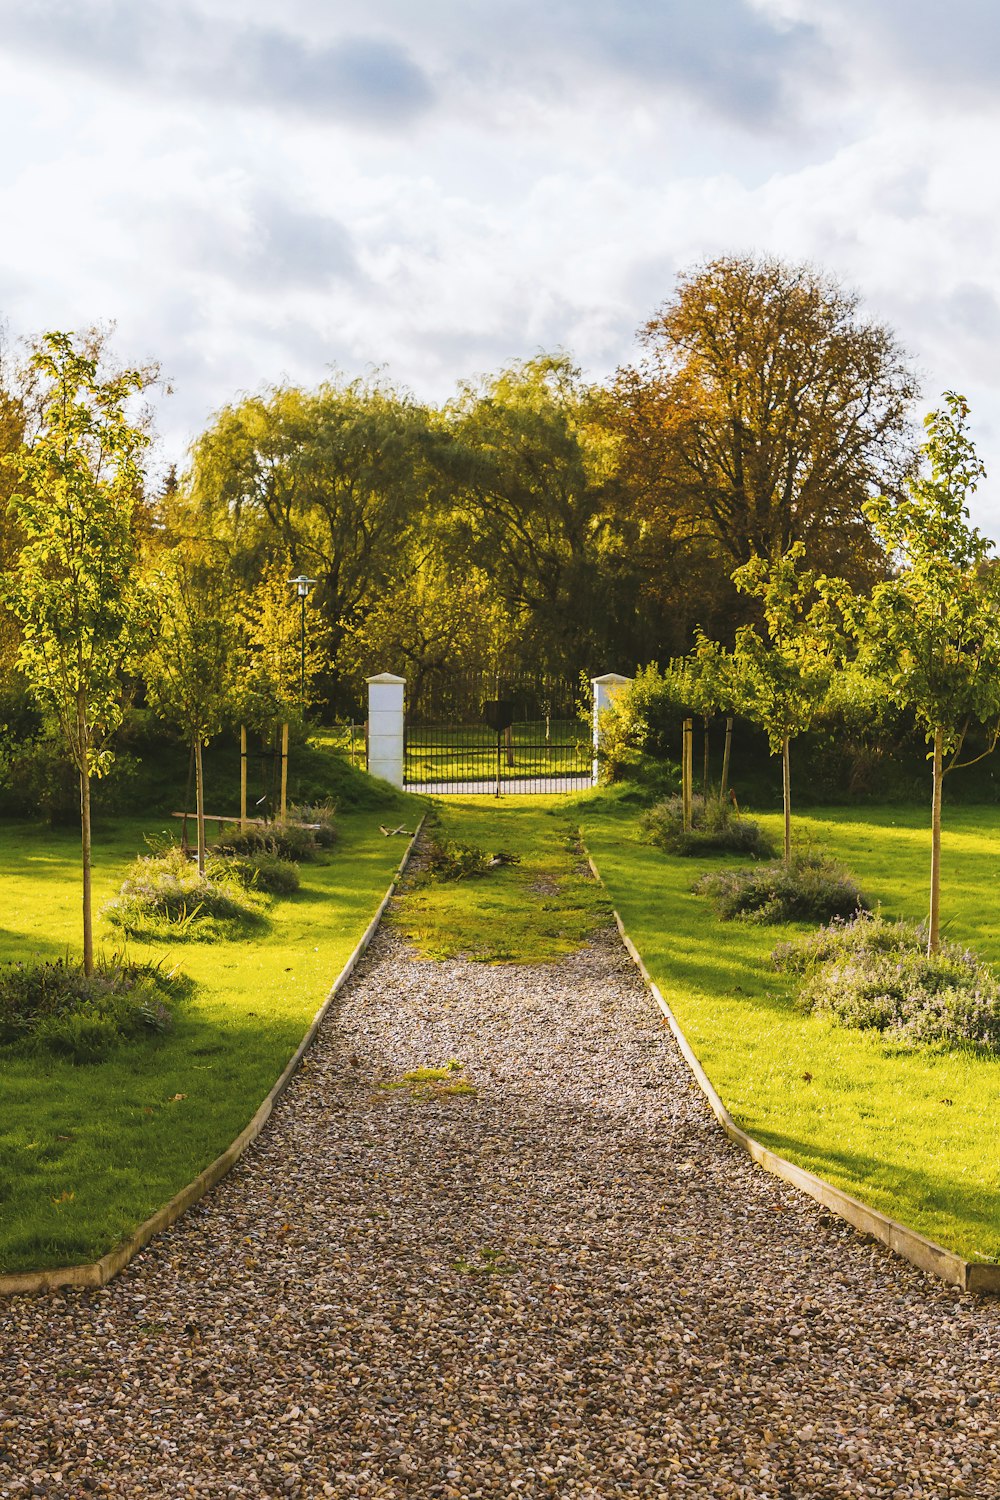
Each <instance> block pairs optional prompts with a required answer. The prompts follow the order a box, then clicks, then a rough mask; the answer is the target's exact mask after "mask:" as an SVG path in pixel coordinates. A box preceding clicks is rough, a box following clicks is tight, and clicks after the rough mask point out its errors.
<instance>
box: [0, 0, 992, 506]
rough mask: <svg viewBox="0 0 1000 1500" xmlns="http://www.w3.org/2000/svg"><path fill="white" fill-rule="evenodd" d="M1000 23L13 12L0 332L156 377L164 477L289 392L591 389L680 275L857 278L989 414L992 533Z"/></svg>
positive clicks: (922, 363)
mask: <svg viewBox="0 0 1000 1500" xmlns="http://www.w3.org/2000/svg"><path fill="white" fill-rule="evenodd" d="M998 82H1000V9H998V8H997V7H996V5H995V3H994V0H951V4H950V5H948V6H947V7H944V6H942V5H941V4H940V0H614V3H611V0H548V3H547V4H546V5H544V6H540V5H538V4H537V0H531V3H529V0H492V3H490V4H488V5H487V4H483V3H480V4H477V3H475V0H422V3H421V4H420V5H416V4H414V0H363V3H362V0H283V3H282V4H281V5H278V4H275V3H273V0H30V3H28V4H26V3H24V0H0V118H2V128H3V139H4V140H6V142H7V147H6V150H5V153H4V168H3V170H4V175H5V178H6V181H5V182H4V189H5V191H4V207H5V212H4V215H3V220H2V233H0V316H2V317H3V319H4V320H5V321H6V323H7V325H8V327H9V330H10V332H11V334H12V335H15V336H16V335H20V334H26V333H32V332H37V331H39V330H41V329H44V328H52V327H61V328H73V327H82V326H85V325H87V324H91V323H94V322H96V321H105V320H114V321H115V322H116V324H117V333H116V336H115V347H116V349H117V351H118V353H119V354H120V355H121V357H123V358H125V359H128V360H141V359H146V358H150V357H152V358H156V359H159V360H160V362H161V364H162V367H163V370H164V373H165V374H166V375H167V376H168V377H169V379H170V381H171V383H172V385H173V388H174V394H173V395H172V396H170V397H169V398H167V397H164V398H163V400H162V401H161V403H160V409H159V416H158V422H159V429H160V432H161V434H162V438H163V443H162V456H163V457H165V458H176V459H179V460H182V459H183V454H184V451H185V448H186V446H187V443H188V442H189V441H190V439H191V438H192V436H194V435H195V434H196V433H197V432H198V431H199V430H200V429H201V427H202V426H203V425H204V424H205V422H206V421H207V420H208V418H209V416H210V414H211V413H212V411H214V410H216V409H217V408H218V407H219V406H221V405H223V404H224V403H225V402H227V401H229V400H231V399H232V398H233V397H234V396H235V395H236V394H237V393H238V392H241V391H252V390H256V389H258V388H259V387H261V386H262V385H266V384H269V383H272V382H275V381H278V380H282V379H291V380H294V381H298V382H302V383H314V382H318V381H320V380H321V379H323V378H324V375H325V374H327V373H328V371H329V370H330V368H331V367H333V368H336V369H339V370H341V371H343V372H345V373H346V374H349V375H355V374H362V373H365V372H369V371H371V370H372V369H374V368H379V367H384V368H385V369H386V370H387V371H388V373H389V375H390V376H391V377H392V378H393V379H395V380H396V381H398V382H400V383H402V384H405V385H407V386H408V387H410V388H411V389H412V390H413V391H414V392H415V393H416V394H417V395H418V396H421V397H425V398H428V399H431V400H441V399H444V398H446V397H447V396H448V395H449V394H450V393H451V392H452V391H453V390H454V388H455V386H456V383H457V382H458V381H459V380H462V379H469V378H472V377H474V376H475V375H477V374H479V373H482V372H484V371H488V370H491V369H496V368H497V367H499V366H500V365H502V364H503V363H505V362H507V361H510V360H512V359H515V358H519V357H522V356H525V355H530V354H532V353H535V352H537V351H538V350H539V349H555V348H563V349H568V350H569V351H570V352H571V353H572V354H573V355H574V356H575V358H576V359H577V361H578V362H579V363H580V364H581V365H582V367H583V368H584V370H585V371H586V372H587V373H588V374H589V375H590V376H592V377H594V378H603V377H605V376H607V375H608V374H610V373H611V372H612V371H613V370H614V368H615V367H616V366H617V365H618V364H619V363H621V362H623V361H625V360H627V359H629V358H630V357H632V355H633V354H634V351H635V330H636V328H637V326H638V325H639V324H640V323H641V322H643V321H644V320H645V319H646V318H647V317H648V316H649V315H650V314H651V313H652V312H653V311H654V309H655V308H656V307H657V306H658V304H659V303H661V302H662V301H663V300H664V299H665V298H666V297H667V296H668V295H669V294H670V291H671V288H672V286H673V282H674V277H675V275H676V273H677V271H678V270H680V269H683V268H686V267H690V266H691V265H692V264H693V263H695V262H697V261H699V260H702V259H704V258H705V257H708V256H712V255H716V254H720V253H726V252H736V251H747V250H749V251H758V252H769V253H773V254H776V255H779V256H782V257H785V258H788V259H791V260H803V259H809V260H812V261H813V262H815V263H816V264H818V265H820V266H821V267H823V268H825V269H827V270H829V271H831V272H833V273H834V274H835V275H836V276H837V277H839V278H840V279H841V280H842V281H844V282H846V283H847V284H849V285H851V286H854V287H856V288H857V289H858V290H859V291H860V293H861V295H862V297H863V299H864V302H865V304H866V306H867V307H868V309H869V310H870V311H871V312H872V313H873V314H874V315H876V316H877V317H879V318H880V319H882V320H884V321H886V322H888V323H889V324H890V325H891V326H893V327H894V328H895V329H896V331H897V333H898V334H899V336H900V338H901V340H902V342H903V343H904V345H905V346H906V347H907V348H908V350H909V351H910V352H911V354H912V356H913V358H914V360H915V362H916V364H917V365H918V367H919V369H920V370H921V372H922V375H923V381H924V391H925V403H924V404H925V406H929V405H933V404H935V403H936V402H937V400H938V398H939V396H940V393H941V392H942V391H943V390H944V389H946V388H956V389H958V390H961V391H963V392H964V393H965V394H966V395H968V396H969V398H970V400H971V401H972V403H973V411H974V415H975V432H976V437H977V440H978V442H979V445H980V449H981V452H982V455H983V457H984V458H985V460H986V462H987V464H988V466H989V467H990V469H991V470H992V471H994V474H995V478H993V479H991V481H990V482H989V483H988V484H987V485H986V486H985V487H984V489H983V490H982V491H981V495H980V497H979V502H978V504H977V507H976V516H977V519H978V520H979V521H980V523H981V524H983V525H984V526H986V527H987V529H988V530H990V532H991V534H993V535H994V536H1000V250H998V240H1000V236H998V229H1000V215H998V209H1000V172H998V170H997V162H998V160H1000V89H998V87H997V84H998Z"/></svg>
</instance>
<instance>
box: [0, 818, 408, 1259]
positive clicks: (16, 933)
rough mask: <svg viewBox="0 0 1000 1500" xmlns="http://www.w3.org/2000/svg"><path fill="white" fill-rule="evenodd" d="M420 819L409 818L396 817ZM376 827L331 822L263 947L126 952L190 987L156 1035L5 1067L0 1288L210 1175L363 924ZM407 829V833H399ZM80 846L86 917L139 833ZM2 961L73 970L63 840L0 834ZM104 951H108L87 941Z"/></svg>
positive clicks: (122, 830) (391, 863)
mask: <svg viewBox="0 0 1000 1500" xmlns="http://www.w3.org/2000/svg"><path fill="white" fill-rule="evenodd" d="M398 810H399V811H400V812H401V814H402V816H404V817H408V818H410V819H412V820H415V819H416V818H417V817H419V809H417V808H416V804H414V803H412V802H411V803H409V805H408V806H404V804H403V803H402V802H400V804H399V808H398ZM385 817H386V812H385V807H384V806H383V807H382V808H381V809H380V810H379V811H372V812H358V813H354V814H351V815H350V816H346V817H344V818H343V819H342V820H341V822H340V828H341V832H342V839H341V842H340V843H339V844H338V847H337V848H336V849H335V850H334V851H333V852H332V854H331V856H330V859H329V862H328V863H325V864H310V865H307V866H305V867H304V868H303V870H302V885H301V889H300V890H299V891H298V892H297V893H296V894H295V895H292V896H290V897H288V898H286V899H283V900H282V901H280V902H278V903H276V904H275V906H274V909H273V911H272V913H271V925H270V927H269V929H268V931H267V932H266V934H264V935H263V936H260V937H255V938H253V939H244V940H242V941H220V942H217V943H214V944H211V945H199V946H198V947H194V946H192V945H188V944H185V945H178V946H177V947H176V948H170V947H169V946H168V945H165V944H162V943H145V942H138V941H132V942H130V943H129V944H128V953H129V955H130V957H131V958H133V959H134V960H136V961H142V960H144V959H150V960H152V961H153V962H157V961H158V960H160V959H161V958H163V957H164V955H165V954H166V955H169V956H170V959H171V960H172V961H175V962H179V965H180V968H181V969H182V971H183V972H184V973H185V974H186V975H188V976H189V977H190V978H191V979H192V980H193V981H194V984H195V989H194V992H193V993H192V995H191V996H190V998H188V999H187V1000H185V1003H184V1005H183V1006H182V1007H180V1008H179V1009H178V1012H177V1017H176V1022H175V1025H174V1027H173V1028H172V1029H171V1031H170V1032H168V1033H166V1034H165V1035H163V1036H155V1037H152V1038H150V1040H149V1041H144V1042H142V1043H141V1044H136V1045H135V1046H128V1047H123V1048H122V1049H121V1051H119V1052H118V1053H116V1054H114V1055H113V1056H111V1057H109V1058H108V1059H107V1060H106V1061H104V1062H100V1063H93V1064H86V1065H81V1066H73V1065H72V1064H71V1063H68V1062H64V1061H62V1060H60V1059H57V1058H50V1057H38V1056H35V1057H31V1058H24V1057H16V1056H11V1055H9V1054H4V1055H3V1057H2V1062H0V1066H2V1069H3V1099H4V1105H3V1113H2V1116H0V1271H18V1270H32V1269H41V1268H45V1267H51V1266H61V1265H74V1264H81V1263H85V1262H88V1261H92V1260H96V1259H97V1258H98V1257H99V1256H101V1255H103V1254H104V1253H105V1252H106V1251H107V1250H110V1249H112V1248H113V1247H114V1246H115V1245H117V1244H119V1243H120V1242H121V1241H122V1240H123V1239H124V1238H125V1237H126V1236H127V1235H128V1234H130V1233H131V1232H132V1230H134V1229H135V1228H136V1226H137V1225H138V1224H140V1223H141V1222H142V1221H143V1220H144V1219H146V1218H148V1216H149V1215H150V1214H151V1213H153V1212H154V1211H155V1210H156V1209H157V1208H159V1207H160V1206H161V1205H162V1204H164V1203H165V1202H167V1201H168V1199H169V1198H171V1197H172V1196H173V1194H174V1193H176V1192H177V1191H178V1190H179V1189H180V1188H181V1187H183V1186H184V1185H185V1184H186V1183H187V1182H189V1181H190V1180H191V1179H192V1178H194V1177H195V1176H197V1174H198V1173H199V1172H200V1171H201V1170H202V1169H203V1168H204V1167H205V1166H207V1165H208V1163H209V1162H211V1161H213V1160H214V1158H215V1157H216V1156H217V1155H218V1154H219V1153H220V1152H221V1151H223V1150H224V1149H225V1148H226V1146H228V1145H229V1143H230V1142H231V1141H232V1140H233V1139H234V1138H235V1137H236V1136H237V1135H238V1134H239V1132H240V1131H241V1130H242V1128H243V1126H244V1125H245V1124H246V1123H247V1121H248V1120H249V1119H250V1117H251V1116H252V1114H253V1113H254V1111H255V1109H256V1108H257V1106H258V1105H259V1104H260V1102H261V1100H262V1099H263V1098H264V1096H265V1094H266V1093H267V1092H268V1090H269V1089H270V1087H271V1085H272V1084H273V1083H274V1081H275V1079H276V1078H277V1076H278V1074H279V1073H280V1072H281V1069H282V1068H283V1067H284V1065H285V1063H286V1062H287V1061H288V1059H289V1057H290V1056H291V1054H292V1053H293V1052H294V1051H295V1048H296V1047H297V1045H298V1043H299V1041H300V1040H301V1038H302V1034H303V1032H304V1031H305V1029H306V1027H307V1025H308V1023H309V1022H310V1020H311V1019H312V1017H313V1015H314V1014H315V1012H316V1010H317V1009H318V1007H319V1005H320V1004H321V1002H322V1000H323V998H324V996H325V995H326V993H327V991H328V990H329V988H330V985H331V984H332V982H333V980H334V979H335V978H336V976H337V974H338V973H339V972H340V969H341V968H342V967H343V964H344V962H345V961H346V959H347V957H348V956H349V954H350V952H351V950H352V949H353V948H354V946H355V944H356V943H357V941H358V939H359V938H360V937H361V934H362V932H363V931H364V929H365V927H366V926H367V924H368V921H369V920H370V918H371V915H372V912H373V910H374V908H375V906H376V905H377V903H378V901H379V899H380V898H381V896H382V894H383V893H384V891H385V889H386V886H387V885H388V883H389V880H390V878H391V875H392V872H393V870H394V869H395V866H396V865H397V864H398V862H399V859H400V857H401V854H402V851H403V848H404V847H405V843H404V840H403V839H402V838H396V839H387V838H383V836H382V835H381V833H380V832H379V823H380V822H381V821H384V820H385ZM411 826H415V821H414V822H413V823H412V824H411ZM153 831H156V832H157V833H158V832H160V827H157V828H156V829H155V830H153V829H151V828H150V826H149V824H148V823H146V824H142V823H139V822H136V821H128V822H124V821H123V822H120V823H116V824H109V825H107V826H106V827H105V828H104V829H102V830H100V831H99V832H97V833H96V834H95V849H94V860H95V869H94V887H95V889H94V898H95V899H94V904H95V909H96V908H98V907H99V906H100V905H101V904H102V902H103V901H105V900H106V899H107V898H108V897H110V896H112V895H113V894H114V893H115V891H116V890H117V888H118V885H119V884H120V882H121V879H122V875H123V873H124V870H125V867H126V866H127V865H128V863H129V862H130V860H131V859H132V858H133V856H134V854H135V851H136V849H137V848H141V847H142V839H143V834H144V833H145V832H153ZM0 850H2V859H3V868H4V881H3V891H4V897H5V901H4V915H3V921H2V928H0V960H4V961H7V960H11V959H21V960H28V959H30V958H31V957H32V956H33V955H37V956H39V957H41V958H45V959H58V958H62V957H65V956H66V954H67V952H70V953H71V954H72V953H75V951H76V947H77V944H78V941H79V845H78V842H77V839H76V836H75V835H73V834H70V833H63V832H56V833H54V832H52V830H50V829H47V828H42V827H39V826H35V825H27V824H11V823H7V824H4V825H2V826H0ZM98 941H99V942H102V941H103V943H104V946H105V948H106V949H107V950H109V951H110V950H112V949H113V948H115V947H120V946H121V937H120V934H119V935H118V936H117V937H116V936H115V935H114V933H113V931H112V929H111V928H110V927H107V926H106V925H103V926H102V924H99V927H98Z"/></svg>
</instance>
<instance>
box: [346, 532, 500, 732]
mask: <svg viewBox="0 0 1000 1500" xmlns="http://www.w3.org/2000/svg"><path fill="white" fill-rule="evenodd" d="M516 644H517V636H516V624H515V622H514V621H513V620H512V618H511V616H510V614H509V612H508V610H507V609H506V607H505V605H504V604H503V603H502V601H501V600H499V599H498V598H497V597H496V593H495V591H494V590H493V588H492V587H491V585H490V581H489V580H488V579H487V578H485V577H484V576H483V575H482V574H481V573H479V572H478V571H477V570H475V569H472V570H467V571H465V572H464V573H460V572H458V571H457V570H452V569H449V568H448V565H447V562H446V561H442V559H441V558H440V557H435V556H433V555H432V556H426V557H424V559H423V560H422V561H421V562H420V563H419V564H418V566H417V567H415V569H414V570H413V571H412V572H411V573H409V574H408V575H407V576H404V577H402V578H400V579H399V581H398V582H397V583H396V584H395V586H394V587H391V588H390V589H389V590H388V591H387V592H386V594H385V595H384V596H383V598H382V599H381V601H380V602H379V604H378V605H377V606H376V607H375V608H374V609H372V611H371V612H370V613H369V614H368V615H367V616H366V618H365V619H364V620H363V621H362V622H361V624H360V625H358V626H357V627H356V628H355V630H354V631H352V633H351V634H350V635H349V636H348V638H347V640H346V641H345V645H344V656H343V659H342V666H343V667H344V668H345V670H346V671H348V672H349V673H350V675H351V676H352V677H353V678H354V679H355V681H356V682H358V683H360V682H361V681H363V680H364V678H365V677H367V676H369V675H370V674H371V673H373V672H376V671H390V672H397V673H398V674H399V675H400V676H401V677H405V678H406V699H407V707H408V712H409V713H411V714H412V713H416V712H417V711H418V710H419V708H420V706H421V704H422V702H423V699H424V697H425V696H426V690H427V688H428V687H429V686H430V685H431V684H432V683H434V682H435V681H440V680H441V678H442V677H444V676H445V675H446V674H447V673H453V672H482V673H485V672H497V671H498V670H499V669H500V666H501V664H502V663H503V662H508V661H509V660H510V655H511V651H512V648H516Z"/></svg>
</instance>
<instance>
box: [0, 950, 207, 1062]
mask: <svg viewBox="0 0 1000 1500" xmlns="http://www.w3.org/2000/svg"><path fill="white" fill-rule="evenodd" d="M188 988H189V984H188V982H187V981H185V980H183V979H181V978H180V977H179V976H178V975H177V974H175V973H166V972H165V971H164V970H163V968H162V967H161V966H160V965H157V964H134V963H129V962H127V961H126V960H125V959H124V958H122V957H121V956H120V955H114V956H113V957H112V958H110V959H102V960H101V961H100V962H99V963H98V964H97V965H96V968H95V972H94V973H93V974H92V975H91V976H90V977H89V978H88V976H87V975H86V974H84V972H83V968H82V966H81V965H79V964H70V963H66V962H64V961H63V960H62V959H59V960H57V961H56V962H55V963H35V964H21V963H16V964H5V965H3V966H2V967H0V1046H2V1047H9V1048H11V1049H12V1050H15V1051H21V1052H38V1051H48V1052H53V1053H55V1054H57V1055H59V1056H62V1057H68V1058H69V1059H70V1060H71V1061H73V1062H77V1063H87V1062H99V1061H100V1060H101V1059H102V1058H104V1057H107V1056H108V1054H109V1053H111V1052H113V1051H114V1050H115V1049H116V1048H117V1047H119V1046H120V1045H121V1044H122V1043H123V1042H130V1041H137V1040H140V1039H142V1038H143V1037H149V1036H152V1035H155V1034H157V1033H161V1032H164V1031H167V1030H168V1029H169V1028H170V1026H171V1024H172V1021H173V1013H172V1006H173V1004H174V1002H175V1001H176V1000H177V999H179V998H180V997H181V996H182V995H183V994H184V993H185V992H186V990H187V989H188Z"/></svg>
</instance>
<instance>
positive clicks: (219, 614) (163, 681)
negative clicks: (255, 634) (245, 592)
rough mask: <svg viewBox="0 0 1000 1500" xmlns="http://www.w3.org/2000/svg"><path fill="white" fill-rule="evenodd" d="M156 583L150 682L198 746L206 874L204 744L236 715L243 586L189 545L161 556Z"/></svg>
mask: <svg viewBox="0 0 1000 1500" xmlns="http://www.w3.org/2000/svg"><path fill="white" fill-rule="evenodd" d="M151 588H152V590H153V592H154V594H155V599H156V638H155V642H154V644H153V647H152V649H151V651H150V652H149V654H148V656H147V657H146V660H145V663H144V675H145V678H146V687H147V692H148V695H149V699H150V702H151V704H152V705H153V707H154V708H155V709H156V711H157V712H158V713H159V714H160V715H161V717H163V718H164V719H167V720H168V721H169V722H171V723H173V724H176V726H177V727H178V728H179V729H180V730H181V731H182V732H183V733H184V734H186V735H187V737H188V740H189V742H190V744H191V749H192V752H193V755H194V766H195V807H196V818H197V825H198V871H199V873H200V874H202V875H204V873H205V777H204V767H203V762H202V748H203V747H204V746H205V745H206V744H207V743H208V742H209V740H211V739H212V738H213V737H214V736H215V735H216V734H218V733H219V730H220V729H221V728H222V726H223V724H224V722H225V720H226V719H227V717H228V716H229V714H230V712H231V710H232V707H233V704H234V700H235V696H236V692H237V687H238V685H239V684H240V682H241V680H242V678H243V675H244V660H243V653H242V642H241V638H240V630H239V621H238V614H237V590H236V585H235V583H234V580H233V578H232V577H231V575H230V574H229V572H228V570H227V568H226V567H225V564H224V562H223V561H222V560H218V561H214V560H212V559H210V558H208V557H205V556H199V555H197V554H196V553H192V552H191V551H189V550H188V549H187V548H185V547H184V546H183V545H179V546H177V547H175V548H174V549H173V550H172V551H169V552H166V553H165V554H164V555H163V556H162V557H161V558H159V559H158V561H157V565H156V570H155V572H154V574H153V575H152V578H151ZM185 811H187V809H185Z"/></svg>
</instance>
